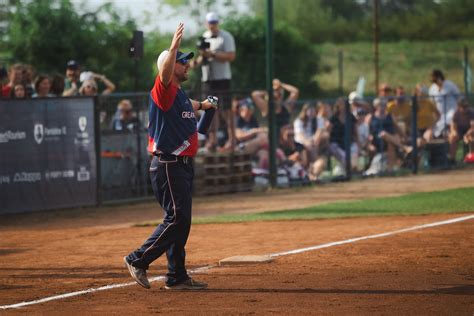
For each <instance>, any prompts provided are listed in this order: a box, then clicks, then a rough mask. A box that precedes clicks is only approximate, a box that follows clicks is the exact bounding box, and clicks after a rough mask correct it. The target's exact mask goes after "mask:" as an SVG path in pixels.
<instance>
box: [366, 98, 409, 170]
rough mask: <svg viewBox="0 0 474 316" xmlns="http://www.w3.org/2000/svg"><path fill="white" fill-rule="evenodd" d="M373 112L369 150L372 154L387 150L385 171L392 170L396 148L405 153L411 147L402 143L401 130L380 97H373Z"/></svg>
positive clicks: (402, 135)
mask: <svg viewBox="0 0 474 316" xmlns="http://www.w3.org/2000/svg"><path fill="white" fill-rule="evenodd" d="M373 105H374V114H373V115H372V117H371V119H370V125H369V126H370V136H369V141H370V144H369V151H370V152H371V153H372V154H377V153H383V152H385V151H387V171H389V172H392V171H393V167H394V165H395V161H396V149H397V148H399V149H400V150H402V151H403V153H404V154H405V155H407V154H408V153H410V152H411V150H412V148H411V147H409V146H404V145H403V144H402V141H401V139H402V137H404V134H403V132H402V131H401V130H400V128H399V127H398V126H397V124H395V122H394V121H393V119H392V116H391V115H390V114H389V113H387V106H386V103H385V102H384V101H383V100H382V99H381V98H376V99H374V103H373Z"/></svg>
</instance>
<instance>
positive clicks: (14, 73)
mask: <svg viewBox="0 0 474 316" xmlns="http://www.w3.org/2000/svg"><path fill="white" fill-rule="evenodd" d="M22 81H23V65H21V64H14V65H12V66H11V67H10V69H9V71H8V83H7V84H6V85H4V86H3V88H2V97H4V98H8V97H9V96H10V91H11V90H12V89H13V86H15V85H16V84H19V83H22Z"/></svg>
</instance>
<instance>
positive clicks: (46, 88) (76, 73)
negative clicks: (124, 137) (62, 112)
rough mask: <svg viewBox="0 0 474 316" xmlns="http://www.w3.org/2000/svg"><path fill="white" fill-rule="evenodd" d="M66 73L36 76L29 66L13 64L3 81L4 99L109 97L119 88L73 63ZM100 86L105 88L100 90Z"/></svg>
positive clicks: (71, 62) (68, 65) (0, 86)
mask: <svg viewBox="0 0 474 316" xmlns="http://www.w3.org/2000/svg"><path fill="white" fill-rule="evenodd" d="M65 66H66V69H65V73H64V75H61V74H59V73H55V74H52V75H49V74H42V73H40V74H36V73H35V68H34V67H33V66H32V65H27V64H19V63H18V64H13V65H11V66H10V68H9V69H8V72H7V73H6V76H5V78H4V80H0V88H1V90H0V91H1V97H2V98H4V99H29V98H49V97H72V96H95V95H98V94H102V95H106V94H110V93H112V92H114V91H115V85H114V83H113V82H112V81H110V80H109V79H107V77H106V76H105V75H102V74H97V73H94V72H91V71H82V72H81V67H80V65H79V63H78V62H77V61H75V60H70V61H68V62H67V64H66V65H65ZM98 82H101V83H102V84H103V86H104V87H105V88H104V89H103V90H102V91H101V92H99V90H98Z"/></svg>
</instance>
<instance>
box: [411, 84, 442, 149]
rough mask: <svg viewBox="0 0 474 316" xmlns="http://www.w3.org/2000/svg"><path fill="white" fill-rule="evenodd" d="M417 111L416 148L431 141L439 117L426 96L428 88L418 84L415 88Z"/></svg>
mask: <svg viewBox="0 0 474 316" xmlns="http://www.w3.org/2000/svg"><path fill="white" fill-rule="evenodd" d="M415 96H416V102H417V104H418V109H417V113H416V126H417V129H418V146H419V147H423V146H424V145H425V144H426V143H427V142H430V141H431V140H432V139H433V128H434V127H435V124H436V122H437V121H438V120H439V118H440V117H441V113H439V111H438V109H437V108H436V105H435V104H434V103H433V101H432V100H431V98H429V96H428V88H427V87H424V86H422V85H420V84H417V85H416V88H415Z"/></svg>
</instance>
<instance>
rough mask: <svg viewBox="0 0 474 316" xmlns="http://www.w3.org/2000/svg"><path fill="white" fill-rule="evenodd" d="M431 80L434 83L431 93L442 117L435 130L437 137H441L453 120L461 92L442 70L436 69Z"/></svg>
mask: <svg viewBox="0 0 474 316" xmlns="http://www.w3.org/2000/svg"><path fill="white" fill-rule="evenodd" d="M431 81H432V85H431V87H430V90H429V95H430V97H432V98H433V100H434V102H435V104H436V107H437V108H438V111H439V113H440V114H441V118H440V119H439V120H438V121H437V122H436V126H435V128H434V130H433V132H434V136H435V137H440V136H442V133H444V132H447V131H448V130H447V127H449V125H451V122H452V121H453V116H454V112H455V111H456V104H457V99H458V97H459V96H460V92H459V88H458V87H457V86H456V84H455V83H454V82H452V81H451V80H446V79H445V77H444V74H443V72H442V71H441V70H438V69H434V70H433V71H432V72H431Z"/></svg>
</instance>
